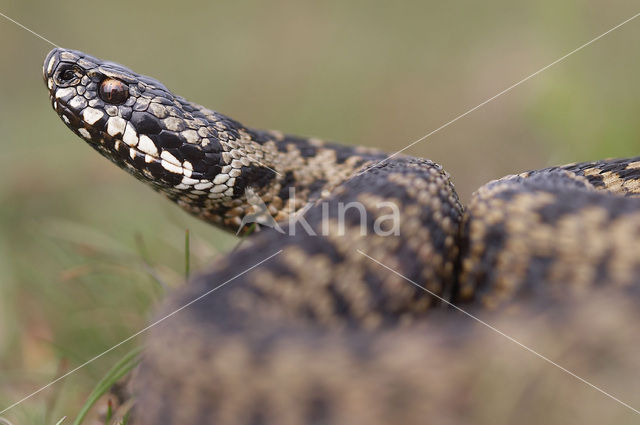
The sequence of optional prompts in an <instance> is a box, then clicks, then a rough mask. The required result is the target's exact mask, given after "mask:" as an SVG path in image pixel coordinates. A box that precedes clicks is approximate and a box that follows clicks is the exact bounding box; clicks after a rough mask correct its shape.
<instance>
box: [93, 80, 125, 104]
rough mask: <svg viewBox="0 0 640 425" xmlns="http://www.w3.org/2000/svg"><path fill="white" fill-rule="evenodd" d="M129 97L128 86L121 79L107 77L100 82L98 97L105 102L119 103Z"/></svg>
mask: <svg viewBox="0 0 640 425" xmlns="http://www.w3.org/2000/svg"><path fill="white" fill-rule="evenodd" d="M128 97H129V88H128V87H127V85H126V84H124V83H123V82H122V81H118V80H114V79H113V78H107V79H106V80H104V81H103V82H102V84H100V98H102V100H104V101H105V102H107V103H111V104H113V105H119V104H121V103H124V102H125V101H126V100H127V98H128Z"/></svg>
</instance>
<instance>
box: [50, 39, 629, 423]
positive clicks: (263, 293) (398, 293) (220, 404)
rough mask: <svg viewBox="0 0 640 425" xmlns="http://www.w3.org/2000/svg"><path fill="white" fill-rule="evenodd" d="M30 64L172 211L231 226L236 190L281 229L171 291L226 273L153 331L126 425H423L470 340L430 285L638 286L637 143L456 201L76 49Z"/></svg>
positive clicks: (423, 165)
mask: <svg viewBox="0 0 640 425" xmlns="http://www.w3.org/2000/svg"><path fill="white" fill-rule="evenodd" d="M44 79H45V83H46V84H47V87H48V89H49V93H50V97H51V102H52V105H53V108H54V109H55V111H56V112H57V113H58V115H59V116H60V117H61V119H62V120H63V121H64V122H65V124H66V125H67V126H68V127H69V128H70V129H71V130H72V131H73V132H74V133H76V134H77V135H78V136H80V137H81V138H82V139H84V140H85V141H86V142H88V144H89V145H90V146H91V147H92V148H94V149H96V150H97V151H98V152H100V154H102V155H103V156H105V157H107V158H108V159H110V160H111V161H112V162H114V163H115V164H116V165H118V166H119V167H121V168H123V169H125V170H126V171H128V172H129V173H131V174H132V175H133V176H135V177H136V178H137V179H139V180H141V181H143V182H145V183H147V184H149V185H150V186H151V187H153V188H154V189H155V190H157V191H158V192H160V193H162V194H163V195H165V196H166V197H168V198H169V199H170V200H172V201H173V202H175V203H176V204H178V205H179V206H180V207H182V208H183V209H185V210H186V211H188V212H190V213H192V214H194V215H196V216H198V217H200V218H202V219H204V220H206V221H209V222H211V223H213V224H214V225H217V226H219V227H222V228H225V229H228V230H230V231H233V232H235V231H236V230H237V228H238V226H240V225H241V222H242V221H241V220H242V217H244V216H246V215H247V214H249V213H251V209H252V206H251V205H250V203H249V202H248V201H247V189H250V190H251V191H252V193H255V194H257V195H258V196H259V197H260V199H261V200H262V201H263V202H264V204H265V206H266V211H268V213H269V214H270V215H271V216H272V217H273V218H274V219H275V221H276V222H278V223H279V224H280V226H281V228H282V231H283V232H284V234H283V233H282V232H279V231H276V230H274V229H262V230H261V231H259V232H257V233H256V234H254V235H252V236H251V237H250V238H249V239H248V241H247V243H246V245H244V246H243V247H242V248H241V249H239V250H238V251H236V252H233V253H230V254H229V255H227V256H225V257H223V258H220V259H218V260H217V261H216V262H215V264H213V265H212V266H211V268H210V269H209V270H208V271H204V272H203V273H202V274H200V275H199V276H198V277H196V278H195V279H193V280H192V281H191V282H189V283H188V284H187V285H185V287H184V288H182V289H181V290H179V291H177V292H176V293H174V294H172V295H170V296H169V298H168V300H167V301H166V302H165V303H164V304H163V306H162V307H161V309H160V311H159V312H158V317H163V316H164V315H166V314H168V313H170V312H172V311H174V310H176V309H177V308H180V307H181V306H183V305H185V304H187V303H189V302H190V301H191V300H193V299H195V298H198V297H199V296H201V295H202V294H205V293H207V292H208V291H211V290H212V289H214V288H216V287H217V286H219V285H221V284H222V283H223V282H229V283H228V284H225V285H224V286H223V287H220V288H219V289H216V290H215V293H212V294H211V295H209V296H207V297H204V298H202V299H201V300H199V301H198V302H196V303H193V305H190V306H189V308H187V309H185V310H184V311H181V312H180V313H179V314H177V315H175V316H173V317H171V318H170V319H168V320H166V321H164V322H163V323H161V324H159V325H158V326H155V327H154V328H153V329H152V330H151V331H150V335H149V337H148V338H147V341H146V342H147V348H146V349H145V353H144V356H143V361H142V364H141V367H140V369H139V371H137V374H136V376H135V379H134V390H133V392H134V394H135V396H136V403H137V407H136V412H135V421H136V423H141V424H157V423H164V424H203V423H218V424H254V425H258V424H261V425H266V424H280V425H287V424H318V425H319V424H364V423H366V424H389V423H403V424H421V423H425V417H430V418H443V417H445V416H446V415H444V414H443V412H440V413H438V412H437V410H438V409H434V404H433V403H440V404H438V405H439V406H445V405H448V404H447V403H451V401H452V399H453V398H456V397H463V394H461V393H460V392H457V393H456V392H455V391H446V390H443V389H440V390H439V389H438V388H439V387H438V385H436V377H438V379H446V376H444V378H443V375H442V374H441V373H440V372H439V371H438V370H434V369H433V368H432V367H430V365H431V366H432V365H434V364H439V365H442V364H445V363H446V359H447V358H450V359H455V358H457V356H459V352H460V351H459V350H461V349H462V348H461V345H464V344H465V342H464V341H465V337H464V336H465V335H467V336H468V338H469V340H473V338H472V336H470V331H469V330H468V329H467V328H468V327H465V326H458V327H457V328H455V330H451V328H449V327H448V326H447V325H446V322H447V321H450V320H452V319H450V318H449V316H451V315H454V312H452V311H450V310H451V309H450V308H448V307H447V305H446V303H444V302H442V301H440V300H439V299H438V298H435V297H434V296H433V295H431V294H430V293H428V292H426V291H425V289H427V290H428V291H430V292H432V293H433V294H436V295H438V296H439V297H442V298H443V299H445V300H447V301H449V302H452V303H456V304H458V305H461V306H467V307H465V308H468V309H471V310H473V311H476V310H483V309H487V310H489V311H493V312H496V311H501V312H506V311H508V310H509V309H510V308H513V307H514V306H526V305H547V306H550V305H556V304H557V303H565V302H568V301H567V300H576V299H577V300H580V299H583V300H584V299H585V297H584V295H585V294H587V295H588V294H591V293H596V292H597V291H598V290H599V289H600V288H602V287H606V288H607V289H606V290H607V291H611V292H615V293H617V294H622V296H623V297H630V299H635V297H637V295H638V283H639V282H640V255H639V254H638V252H640V242H639V241H640V199H637V196H638V194H640V157H638V158H628V159H619V160H604V161H595V162H589V163H581V164H571V165H566V166H562V167H554V168H549V169H544V170H538V171H532V172H528V173H523V174H519V175H514V176H507V177H505V178H503V179H500V180H497V181H494V182H491V183H488V184H486V185H484V186H482V187H481V188H480V189H479V190H478V191H477V192H476V193H475V194H474V195H473V198H472V200H471V202H470V204H469V206H468V208H467V209H465V208H463V206H462V205H461V203H460V202H459V200H458V197H457V194H456V192H455V190H454V187H453V184H452V183H451V181H450V178H449V175H448V174H447V173H446V172H445V171H444V170H443V169H442V167H440V166H439V165H438V164H435V163H433V162H432V161H429V160H426V159H420V158H412V157H407V156H396V157H393V158H391V159H387V156H386V155H385V154H384V153H382V152H379V151H376V150H373V149H366V148H362V147H347V146H341V145H338V144H334V143H329V142H325V141H323V140H320V139H314V138H310V139H308V138H300V137H296V136H290V135H285V134H282V133H280V132H277V131H261V130H255V129H251V128H248V127H245V126H244V125H242V124H240V123H239V122H237V121H234V120H232V119H230V118H228V117H226V116H224V115H222V114H220V113H218V112H215V111H211V110H209V109H207V108H205V107H202V106H199V105H196V104H193V103H191V102H189V101H187V100H185V99H183V98H181V97H178V96H175V95H174V94H172V93H171V92H170V91H169V90H168V89H167V88H166V87H164V86H163V85H162V84H161V83H159V82H158V81H156V80H154V79H152V78H149V77H145V76H141V75H138V74H136V73H135V72H133V71H131V70H129V69H127V68H125V67H123V66H121V65H118V64H115V63H112V62H105V61H102V60H99V59H96V58H94V57H92V56H89V55H86V54H84V53H81V52H78V51H73V50H66V49H54V50H53V51H52V52H51V53H49V55H48V56H47V58H46V60H45V63H44ZM352 202H357V203H358V205H361V206H362V208H363V209H358V208H345V205H348V204H349V203H352ZM384 203H387V204H385V205H389V203H391V204H393V205H395V206H396V207H397V209H398V211H399V212H400V216H399V217H400V220H398V222H397V227H394V228H390V227H389V226H390V224H389V223H390V221H389V209H385V208H380V205H382V204H384ZM363 211H364V212H365V214H363ZM301 212H302V213H303V215H302V216H301V218H302V219H300V220H292V221H290V220H288V218H289V217H291V216H293V215H295V214H298V213H301ZM343 218H344V222H342V219H343ZM384 223H386V224H384ZM385 226H386V227H385ZM310 230H312V231H311V232H310ZM280 251H281V252H280ZM276 253H277V255H274V256H273V258H271V259H269V260H268V261H266V262H264V264H261V265H260V267H257V268H252V267H253V266H254V265H255V264H256V263H258V262H259V261H260V260H262V259H265V258H267V257H268V256H270V255H273V254H276ZM363 253H366V256H365V255H363ZM367 256H368V257H371V258H373V259H375V260H377V261H379V262H380V263H382V264H384V265H386V266H388V267H389V268H390V269H393V270H394V271H395V272H396V273H392V272H389V270H386V269H385V268H383V267H381V266H380V264H378V263H376V262H375V261H372V260H371V258H368V257H367ZM247 270H249V271H248V272H246V273H245V271H247ZM238 275H239V276H238ZM411 282H414V283H417V284H418V285H419V286H422V287H423V288H421V287H419V286H417V285H414V284H412V283H411ZM636 305H637V304H636ZM504 314H507V313H504ZM433 323H442V325H441V326H433V325H432V324H433ZM447 329H449V331H450V332H454V333H455V337H453V340H451V339H452V334H451V333H448V331H447ZM465 329H466V330H465ZM456 394H457V395H456ZM434 415H435V416H434ZM436 422H437V421H436Z"/></svg>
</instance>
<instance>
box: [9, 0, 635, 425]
mask: <svg viewBox="0 0 640 425" xmlns="http://www.w3.org/2000/svg"><path fill="white" fill-rule="evenodd" d="M638 11H639V10H638V6H637V4H634V2H629V1H628V0H606V1H605V0H588V1H587V0H584V1H577V0H565V1H561V2H558V1H555V0H542V1H535V2H525V1H515V2H514V1H511V0H486V1H483V2H478V1H474V0H459V1H453V2H442V1H398V2H388V1H344V0H342V1H325V2H301V1H285V0H276V1H269V2H262V1H257V0H250V1H225V2H223V1H219V2H188V1H183V2H174V1H164V0H160V1H158V0H156V1H136V2H130V1H109V2H104V1H100V2H98V1H91V0H82V1H76V0H71V1H64V2H52V1H25V0H20V1H18V0H15V1H7V0H0V12H2V13H5V14H7V15H8V16H11V17H12V18H14V19H16V20H18V21H19V22H21V23H23V24H24V25H26V26H28V27H30V28H32V29H34V30H35V31H37V32H39V33H41V34H42V35H44V36H45V37H47V38H49V39H51V40H52V41H53V42H55V43H57V44H60V45H61V46H64V47H68V48H74V49H78V50H82V51H85V52H88V53H90V54H92V55H95V56H97V57H101V58H105V59H110V60H113V61H116V62H120V63H123V64H125V65H127V66H129V67H131V68H132V69H134V70H136V71H138V72H140V73H144V74H148V75H151V76H154V77H156V78H158V79H159V80H161V81H163V82H164V83H165V85H166V86H167V87H169V88H170V89H172V90H174V91H175V92H176V93H179V94H181V95H182V96H184V97H186V98H188V99H190V100H192V101H195V102H198V103H201V104H204V105H206V106H208V107H210V108H212V109H216V110H218V111H221V112H223V113H226V114H228V115H230V116H232V117H234V118H235V119H237V120H239V121H241V122H243V123H244V124H246V125H249V126H253V127H258V128H274V129H280V130H283V131H286V132H290V133H294V134H300V135H309V136H318V137H322V138H326V139H332V140H336V141H341V142H344V143H348V144H361V145H367V146H373V147H378V148H382V149H386V150H388V151H395V150H398V149H400V148H402V147H404V146H406V145H407V144H409V143H410V142H411V141H413V140H415V139H417V138H419V137H421V136H423V135H424V134H426V133H428V132H430V131H432V130H433V129H435V128H437V127H439V126H440V125H442V124H444V123H445V122H447V121H449V120H451V119H452V118H454V117H456V116H457V115H459V114H461V113H462V112H465V111H466V110H468V109H470V108H471V107H473V106H475V105H477V104H479V103H480V102H482V101H484V100H485V99H487V98H489V97H491V96H493V95H495V94H496V93H498V92H500V91H501V90H503V89H505V88H506V87H508V86H509V85H511V84H513V83H515V82H517V81H518V80H520V79H521V78H524V77H525V76H527V75H529V74H531V73H532V72H534V71H536V70H538V69H540V68H541V67H543V66H545V65H547V64H549V63H551V62H552V61H554V60H555V59H557V58H559V57H560V56H562V55H564V54H565V53H567V52H569V51H571V50H572V49H574V48H576V47H578V46H579V45H581V44H583V43H585V42H586V41H588V40H590V39H592V38H593V37H595V36H597V35H599V34H601V33H603V32H605V31H606V30H608V29H609V28H611V27H613V26H614V25H617V24H618V23H620V22H621V21H623V20H624V19H627V18H629V17H630V16H632V15H633V14H635V13H637V12H638ZM639 39H640V20H638V21H634V22H631V23H629V24H628V25H626V26H624V27H622V28H621V29H619V30H617V31H616V32H614V33H612V34H610V35H608V36H607V37H605V38H604V39H602V40H600V41H598V42H597V43H595V44H594V45H592V46H589V47H588V48H586V49H584V50H583V51H581V52H579V53H577V54H576V55H574V56H572V57H570V58H569V59H567V60H565V61H563V62H562V63H560V64H558V65H557V66H555V67H553V68H551V69H549V70H547V71H545V72H544V73H542V74H540V75H538V76H537V77H535V78H534V79H532V80H531V81H529V82H527V83H525V84H523V85H522V86H520V87H518V88H516V89H515V90H513V91H512V92H510V93H508V94H506V95H504V96H503V97H501V98H499V99H497V100H496V101H494V102H492V103H491V104H489V105H486V106H485V107H483V108H481V109H480V110H478V111H476V112H474V113H473V114H471V115H469V116H467V117H465V118H464V119H462V120H460V121H458V122H457V123H455V124H453V125H452V126H450V127H448V128H446V129H444V130H442V131H440V132H439V133H437V134H435V135H433V136H432V137H430V138H429V139H427V140H425V141H423V142H421V143H419V144H417V145H416V146H414V147H413V148H411V149H410V150H409V151H408V153H410V154H412V155H416V156H423V157H428V158H430V159H433V160H435V161H437V162H439V163H441V164H442V165H443V166H444V167H445V168H446V169H447V170H448V171H449V172H450V173H451V174H452V176H453V178H454V183H455V184H456V187H457V188H458V190H459V192H460V194H461V196H462V197H463V199H464V200H466V199H468V197H469V195H470V194H471V192H472V191H473V190H474V189H475V188H477V187H479V186H480V185H482V184H483V183H485V182H487V181H488V180H490V179H493V178H498V177H501V176H503V175H505V174H508V173H514V172H519V171H523V170H526V169H532V168H541V167H545V166H549V165H554V164H559V163H564V162H573V161H582V160H591V159H599V158H604V157H613V156H631V155H635V154H638V152H640V137H639V136H640V120H638V118H637V116H636V114H637V113H638V112H639V111H640V87H639V83H638V77H637V76H638V74H639V73H640V56H639V55H638V54H637V50H638V40H639ZM50 48H51V46H49V45H48V44H47V43H45V42H43V41H42V40H40V39H38V38H36V37H35V36H33V35H32V34H30V33H28V32H26V31H24V30H22V29H20V28H19V27H17V26H16V25H14V24H13V23H11V22H9V21H6V20H4V19H1V18H0V54H1V55H2V59H0V410H1V409H2V408H3V407H4V406H5V405H9V404H11V403H13V402H14V401H16V400H18V399H20V398H21V397H23V396H25V395H26V394H29V393H30V392H32V391H34V390H35V389H37V388H38V387H40V386H41V385H44V384H46V383H47V382H49V381H50V380H51V379H52V378H54V377H55V376H57V375H58V374H60V373H61V372H64V371H65V370H69V369H71V368H73V367H75V366H77V365H79V364H81V363H82V362H83V361H85V360H87V359H89V358H91V357H92V356H94V355H96V354H98V353H100V352H101V351H103V350H104V349H106V348H108V347H110V346H112V345H113V344H115V343H117V342H119V341H120V340H122V339H123V338H125V337H126V336H128V335H130V334H131V333H133V332H134V331H137V330H138V329H140V328H142V327H143V326H144V324H145V323H146V321H147V319H148V317H149V314H150V310H151V306H152V305H153V304H154V302H156V301H157V300H158V299H159V298H160V297H161V296H162V291H163V290H162V289H161V287H160V285H158V283H157V282H156V279H154V277H153V276H155V278H157V279H159V280H161V281H163V282H164V283H165V284H166V285H168V286H172V285H179V284H181V282H182V281H183V271H184V256H183V251H184V232H185V229H187V228H188V229H190V230H191V232H192V262H193V264H192V268H195V269H196V270H197V269H198V268H201V267H204V266H205V265H206V264H207V263H208V262H210V261H211V259H212V258H214V257H215V256H216V255H220V253H223V252H225V251H228V250H229V249H231V247H233V245H234V244H235V241H234V240H233V239H232V238H231V237H229V236H227V235H225V234H223V233H222V232H219V231H217V230H215V229H213V228H211V227H210V226H207V225H205V224H203V223H200V222H198V221H197V220H195V219H193V218H191V217H189V216H187V215H186V214H185V213H183V212H182V211H180V210H179V209H178V208H177V207H175V206H173V205H171V204H170V203H169V202H167V201H166V200H165V199H163V198H162V197H161V196H159V195H157V194H156V193H154V192H153V191H152V190H150V189H149V188H147V187H145V186H143V185H142V184H140V183H138V182H137V181H135V180H134V179H133V178H131V177H130V176H128V175H127V174H125V173H124V172H122V171H120V170H119V169H116V167H114V166H113V165H112V164H111V163H109V162H108V161H106V160H104V159H103V158H101V157H100V156H99V155H98V154H97V153H96V152H94V151H93V150H91V149H90V148H89V147H88V146H86V145H85V143H84V142H82V141H81V140H80V139H77V138H76V137H75V136H73V135H72V134H71V133H70V132H69V131H68V130H67V129H66V128H65V127H64V125H63V124H62V122H61V121H60V120H59V119H58V117H57V116H56V114H55V113H54V112H53V111H52V110H51V106H50V104H49V100H48V96H47V93H46V90H45V88H44V85H43V83H42V77H41V68H42V61H43V60H44V56H45V55H46V53H47V52H48V51H49V49H50ZM139 342H140V341H139V340H138V341H134V342H132V343H131V344H127V346H124V347H121V348H120V349H118V350H115V351H114V352H113V353H110V354H109V355H107V356H105V357H103V358H101V359H99V360H98V361H96V362H94V363H92V364H91V365H89V366H87V367H86V368H83V369H82V370H81V371H79V372H77V373H75V374H73V375H72V376H70V377H69V378H67V379H65V380H64V381H63V382H59V383H58V384H56V386H55V387H54V388H52V389H49V390H47V391H44V392H42V393H40V394H38V395H37V396H35V397H33V398H32V399H30V400H29V401H27V402H25V403H24V404H22V405H21V406H19V407H16V408H15V409H13V410H12V411H10V412H8V413H7V414H6V416H7V417H9V418H11V419H12V420H14V421H15V422H16V423H18V424H26V423H36V424H45V423H46V424H51V423H54V422H55V419H57V418H60V417H61V416H63V415H71V416H73V415H74V413H75V412H76V410H77V408H78V406H79V405H81V403H82V401H83V397H85V396H86V394H87V393H88V391H89V390H90V389H91V388H92V387H93V385H94V384H95V382H96V381H97V380H98V379H99V378H100V377H101V376H102V374H103V373H104V372H105V371H106V370H107V369H108V368H109V367H110V366H111V365H112V364H113V362H114V361H115V360H116V359H118V358H119V357H121V356H122V355H123V353H125V352H126V351H127V350H128V349H130V348H131V347H132V346H134V345H136V344H137V343H139ZM54 418H55V419H54Z"/></svg>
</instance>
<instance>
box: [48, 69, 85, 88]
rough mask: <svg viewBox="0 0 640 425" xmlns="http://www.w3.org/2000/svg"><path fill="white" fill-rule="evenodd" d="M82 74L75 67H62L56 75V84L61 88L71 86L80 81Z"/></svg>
mask: <svg viewBox="0 0 640 425" xmlns="http://www.w3.org/2000/svg"><path fill="white" fill-rule="evenodd" d="M81 77H82V72H81V71H80V69H78V68H77V67H75V66H73V65H62V66H60V67H59V68H58V70H57V72H56V73H55V77H54V79H55V82H56V84H58V85H59V86H61V87H66V86H71V85H73V84H76V83H78V82H79V81H80V78H81Z"/></svg>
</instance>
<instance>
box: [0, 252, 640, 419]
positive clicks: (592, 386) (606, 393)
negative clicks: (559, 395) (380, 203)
mask: <svg viewBox="0 0 640 425" xmlns="http://www.w3.org/2000/svg"><path fill="white" fill-rule="evenodd" d="M356 251H358V252H359V253H360V254H362V255H364V256H365V257H367V258H368V259H370V260H371V261H373V262H374V263H376V264H379V265H380V266H382V267H384V268H385V269H387V270H389V271H390V272H392V273H394V274H395V275H397V276H399V277H401V278H403V279H404V280H406V281H407V282H409V283H411V284H412V285H414V286H416V287H418V288H420V289H422V290H423V291H425V292H427V293H428V294H429V295H431V296H433V297H435V298H437V299H438V300H440V301H442V302H444V303H446V304H448V305H450V306H451V307H453V308H455V309H456V310H458V311H459V312H461V313H462V314H464V315H466V316H468V317H470V318H472V319H473V320H475V321H476V322H478V323H480V324H482V325H484V326H486V327H487V328H489V329H491V330H492V331H494V332H496V333H497V334H499V335H502V336H503V337H505V338H507V339H508V340H509V341H511V342H513V343H515V344H517V345H519V346H520V347H521V348H524V349H525V350H527V351H528V352H530V353H531V354H534V355H536V356H538V357H539V358H541V359H542V360H544V361H545V362H547V363H549V364H552V365H553V366H555V367H557V368H558V369H560V370H562V371H563V372H566V373H568V374H569V375H571V376H573V377H574V378H576V379H577V380H579V381H581V382H583V383H585V384H587V385H588V386H590V387H591V388H593V389H595V390H597V391H599V392H600V393H602V394H604V395H606V396H607V397H609V398H610V399H612V400H614V401H617V402H618V403H620V404H621V405H623V406H624V407H626V408H628V409H630V410H632V411H633V412H635V413H637V414H638V415H640V410H638V409H635V408H634V407H632V406H630V405H629V404H627V403H625V402H624V401H622V400H620V399H618V398H616V397H614V396H612V395H611V394H609V393H608V392H606V391H604V390H602V389H600V388H599V387H596V386H595V385H593V384H592V383H591V382H589V381H587V380H586V379H583V378H581V377H579V376H578V375H576V374H575V373H573V372H571V371H570V370H569V369H566V368H564V367H562V366H560V365H559V364H557V363H556V362H554V361H553V360H551V359H549V358H548V357H545V356H543V355H542V354H540V353H538V352H537V351H535V350H533V349H531V348H529V347H527V346H526V345H524V344H523V343H521V342H520V341H518V340H517V339H515V338H513V337H510V336H509V335H507V334H505V333H504V332H502V331H500V330H499V329H496V328H495V327H493V326H491V325H490V324H488V323H487V322H485V321H483V320H481V319H479V318H477V317H476V316H474V315H473V314H471V313H468V312H467V311H465V310H463V309H461V308H460V307H458V306H457V305H455V304H453V303H451V302H449V301H447V300H446V299H444V298H442V297H441V296H439V295H438V294H435V293H434V292H432V291H430V290H428V289H427V288H425V287H424V286H422V285H420V284H417V283H416V282H414V281H413V280H411V279H409V278H408V277H406V276H404V275H402V274H400V273H398V272H397V271H395V270H393V269H392V268H390V267H388V266H386V265H385V264H382V263H381V262H380V261H378V260H376V259H375V258H373V257H370V256H369V255H367V254H365V253H364V252H362V251H361V250H359V249H357V250H356ZM0 413H1V412H0Z"/></svg>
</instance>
